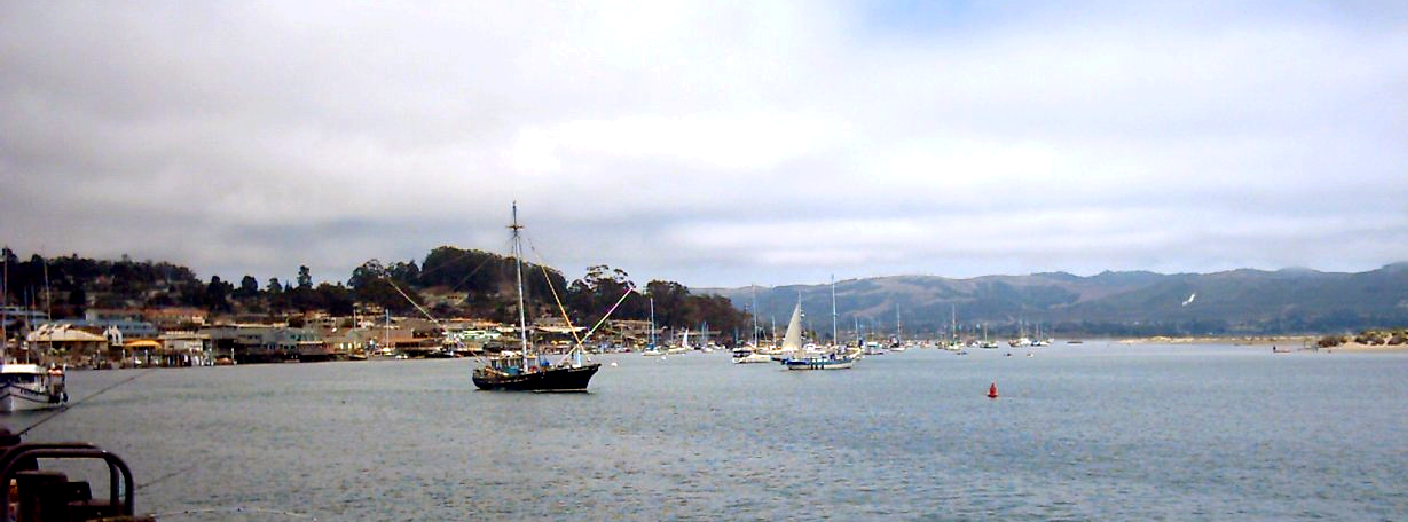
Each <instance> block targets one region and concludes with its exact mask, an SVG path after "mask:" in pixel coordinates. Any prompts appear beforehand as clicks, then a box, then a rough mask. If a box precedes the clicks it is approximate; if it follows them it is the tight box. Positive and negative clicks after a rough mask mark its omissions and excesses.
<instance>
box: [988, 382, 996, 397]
mask: <svg viewBox="0 0 1408 522" xmlns="http://www.w3.org/2000/svg"><path fill="white" fill-rule="evenodd" d="M988 398H989V399H996V398H997V382H996V381H993V383H992V386H988Z"/></svg>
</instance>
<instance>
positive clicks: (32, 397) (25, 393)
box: [0, 386, 66, 412]
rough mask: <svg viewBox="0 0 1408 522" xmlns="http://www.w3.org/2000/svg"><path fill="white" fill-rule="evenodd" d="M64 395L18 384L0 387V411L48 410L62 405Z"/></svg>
mask: <svg viewBox="0 0 1408 522" xmlns="http://www.w3.org/2000/svg"><path fill="white" fill-rule="evenodd" d="M65 399H66V397H63V396H62V395H56V396H52V397H51V396H50V395H49V394H48V393H45V392H42V391H35V390H30V389H27V388H21V387H19V386H5V387H3V388H0V411H3V412H12V411H36V410H49V409H54V408H57V407H59V406H62V405H63V401H64V400H65Z"/></svg>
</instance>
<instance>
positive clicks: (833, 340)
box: [831, 274, 841, 345]
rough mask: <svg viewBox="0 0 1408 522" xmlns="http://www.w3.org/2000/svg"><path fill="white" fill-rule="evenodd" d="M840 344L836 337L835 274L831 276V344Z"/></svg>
mask: <svg viewBox="0 0 1408 522" xmlns="http://www.w3.org/2000/svg"><path fill="white" fill-rule="evenodd" d="M840 342H841V338H839V337H836V274H831V344H832V345H836V344H838V343H840Z"/></svg>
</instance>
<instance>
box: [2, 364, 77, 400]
mask: <svg viewBox="0 0 1408 522" xmlns="http://www.w3.org/2000/svg"><path fill="white" fill-rule="evenodd" d="M67 402H68V393H67V392H66V391H65V389H64V370H63V369H62V368H58V367H53V368H45V367H43V366H40V365H38V364H3V365H0V411H7V412H9V411H27V410H46V409H51V408H56V407H59V406H62V405H64V404H65V403H67Z"/></svg>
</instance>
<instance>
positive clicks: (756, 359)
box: [733, 353, 772, 364]
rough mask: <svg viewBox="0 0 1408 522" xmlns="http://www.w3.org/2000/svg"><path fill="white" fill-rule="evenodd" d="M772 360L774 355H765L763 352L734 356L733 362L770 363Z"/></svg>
mask: <svg viewBox="0 0 1408 522" xmlns="http://www.w3.org/2000/svg"><path fill="white" fill-rule="evenodd" d="M770 362H772V357H769V356H767V355H763V354H761V353H755V354H753V355H747V356H744V357H734V358H733V364H753V363H770Z"/></svg>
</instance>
